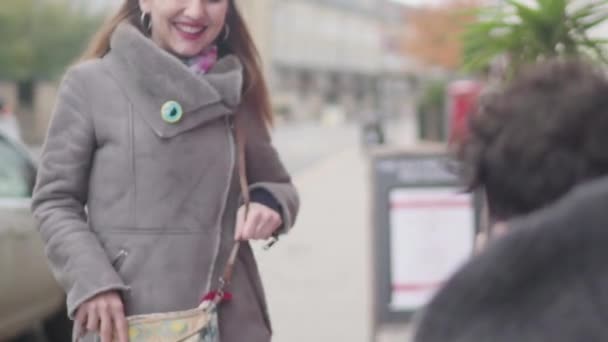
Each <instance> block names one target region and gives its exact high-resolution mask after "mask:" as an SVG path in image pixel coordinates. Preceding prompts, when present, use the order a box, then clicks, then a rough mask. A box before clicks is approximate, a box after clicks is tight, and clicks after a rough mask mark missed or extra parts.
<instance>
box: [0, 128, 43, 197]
mask: <svg viewBox="0 0 608 342" xmlns="http://www.w3.org/2000/svg"><path fill="white" fill-rule="evenodd" d="M34 177H35V171H34V167H33V166H32V165H31V163H30V161H29V160H28V159H27V158H26V157H25V156H24V155H23V154H22V153H20V152H19V150H18V149H17V148H15V146H13V145H12V144H10V143H9V142H8V141H6V139H4V138H3V137H1V136H0V198H25V197H30V196H31V195H32V190H33V187H34Z"/></svg>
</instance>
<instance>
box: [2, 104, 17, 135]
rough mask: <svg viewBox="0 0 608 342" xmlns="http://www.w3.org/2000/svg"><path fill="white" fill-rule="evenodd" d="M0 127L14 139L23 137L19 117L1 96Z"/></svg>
mask: <svg viewBox="0 0 608 342" xmlns="http://www.w3.org/2000/svg"><path fill="white" fill-rule="evenodd" d="M0 129H1V130H2V131H3V133H4V134H6V135H8V136H9V137H11V138H12V139H21V132H20V130H19V123H18V122H17V118H16V117H15V114H14V113H13V112H12V111H11V110H10V108H9V107H8V106H7V105H6V103H5V102H4V100H3V99H2V98H0Z"/></svg>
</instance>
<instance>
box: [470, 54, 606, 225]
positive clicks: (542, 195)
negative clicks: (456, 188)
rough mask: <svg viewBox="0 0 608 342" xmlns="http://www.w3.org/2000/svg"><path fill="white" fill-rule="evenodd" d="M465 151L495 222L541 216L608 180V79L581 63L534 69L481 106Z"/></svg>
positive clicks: (549, 63) (473, 179) (474, 186)
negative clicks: (584, 187) (588, 184)
mask: <svg viewBox="0 0 608 342" xmlns="http://www.w3.org/2000/svg"><path fill="white" fill-rule="evenodd" d="M461 152H462V153H461V155H460V157H461V159H462V161H464V163H463V166H464V171H465V176H466V177H467V180H468V185H469V188H470V189H477V188H481V189H484V190H485V192H486V196H487V199H488V207H489V212H490V216H491V217H492V218H494V219H497V220H506V219H509V218H512V217H515V216H519V215H523V214H527V213H529V212H531V211H534V210H537V209H540V208H542V207H544V206H546V205H548V204H550V203H552V202H553V201H555V200H556V199H558V198H559V197H561V196H563V195H564V194H566V193H567V192H568V191H569V190H571V189H572V188H573V187H574V186H575V185H577V184H580V183H582V182H585V181H587V180H590V179H593V178H598V177H601V176H604V175H608V79H607V78H606V77H605V76H604V74H603V73H602V71H601V70H599V69H596V68H595V67H594V66H592V65H590V64H588V63H586V62H583V61H579V60H568V61H565V60H554V61H547V62H543V63H539V64H536V65H533V66H530V67H528V68H526V69H525V71H524V72H522V73H521V74H520V75H519V76H518V77H516V78H515V79H514V80H513V81H512V82H510V83H509V84H508V86H507V87H506V88H505V89H503V90H500V91H497V92H496V93H494V94H492V95H488V97H487V98H486V99H485V101H483V102H482V103H481V104H480V111H479V113H478V115H476V116H475V117H474V118H472V120H471V126H470V135H469V137H468V139H467V141H466V142H465V143H464V145H463V149H462V151H461Z"/></svg>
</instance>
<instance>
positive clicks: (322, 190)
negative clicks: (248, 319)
mask: <svg viewBox="0 0 608 342" xmlns="http://www.w3.org/2000/svg"><path fill="white" fill-rule="evenodd" d="M295 183H296V186H297V187H298V189H299V191H300V196H301V201H302V208H301V211H300V216H299V218H298V222H297V225H296V227H294V230H293V231H292V232H291V233H290V235H289V236H287V237H285V238H284V239H282V240H281V241H280V242H279V243H278V244H277V245H275V247H273V248H272V249H271V250H270V251H267V252H258V260H259V262H260V267H261V271H262V276H263V278H264V284H265V288H266V293H267V296H268V300H269V306H270V314H271V318H272V320H273V326H274V331H275V337H274V339H273V341H275V342H300V341H301V342H305V341H306V342H309V341H328V342H330V341H331V342H333V341H349V342H369V341H370V338H371V323H372V316H371V314H372V307H371V305H372V303H371V294H372V293H371V280H372V275H371V266H370V264H371V254H370V253H371V252H370V250H371V246H370V243H369V242H368V241H369V234H370V229H369V226H370V225H369V218H368V217H369V215H368V214H369V210H368V203H369V202H368V201H369V192H370V191H369V188H368V174H367V165H366V162H365V161H364V157H363V155H362V154H361V153H360V152H359V151H358V150H357V149H355V148H351V149H348V150H346V151H344V152H342V153H339V154H336V155H335V156H333V157H331V158H329V159H327V160H325V161H324V162H321V163H319V164H317V165H316V166H315V167H312V168H310V169H308V170H306V171H305V172H302V173H300V174H299V175H298V176H297V177H296V179H295ZM256 250H259V248H256Z"/></svg>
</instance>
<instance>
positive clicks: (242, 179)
mask: <svg viewBox="0 0 608 342" xmlns="http://www.w3.org/2000/svg"><path fill="white" fill-rule="evenodd" d="M242 115H244V114H243V113H241V115H236V118H235V120H234V121H235V125H234V126H235V131H236V143H237V155H238V173H239V184H240V187H241V193H242V196H243V202H244V203H245V217H247V214H248V212H249V203H250V199H249V182H248V181H247V165H246V160H245V145H246V138H247V137H246V134H245V132H244V131H243V130H244V127H243V125H242V124H241V120H238V119H237V118H238V117H239V116H242ZM240 246H241V243H240V241H235V242H234V245H233V246H232V250H231V251H230V255H229V257H228V260H227V261H226V265H225V266H224V272H223V274H222V278H220V292H222V291H223V290H224V288H225V287H226V286H228V285H229V284H230V282H231V281H232V273H233V271H234V264H235V262H236V258H237V256H238V254H239V248H240Z"/></svg>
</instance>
